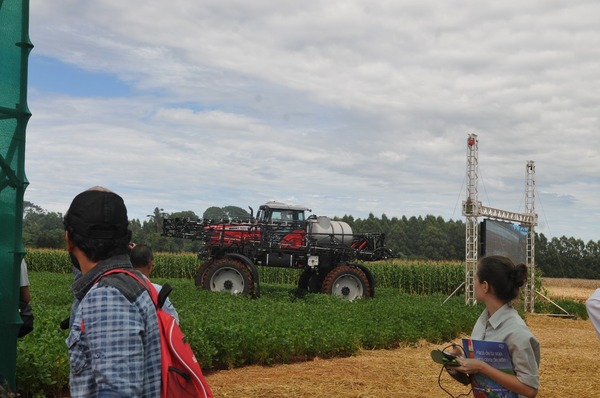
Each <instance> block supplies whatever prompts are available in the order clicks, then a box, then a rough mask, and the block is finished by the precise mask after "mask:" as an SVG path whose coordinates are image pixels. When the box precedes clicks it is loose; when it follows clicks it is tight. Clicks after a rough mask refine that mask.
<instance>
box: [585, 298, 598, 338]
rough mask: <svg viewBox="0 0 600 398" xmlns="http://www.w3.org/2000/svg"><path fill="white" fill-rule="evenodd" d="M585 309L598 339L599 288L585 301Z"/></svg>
mask: <svg viewBox="0 0 600 398" xmlns="http://www.w3.org/2000/svg"><path fill="white" fill-rule="evenodd" d="M585 309H586V310H587V313H588V315H589V316H590V320H591V321H592V325H594V329H596V333H597V334H598V338H599V339H600V289H596V291H595V292H594V293H592V295H591V296H590V297H589V298H588V299H587V301H586V302H585Z"/></svg>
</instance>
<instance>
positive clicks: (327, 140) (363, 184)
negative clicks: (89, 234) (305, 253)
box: [26, 0, 600, 240]
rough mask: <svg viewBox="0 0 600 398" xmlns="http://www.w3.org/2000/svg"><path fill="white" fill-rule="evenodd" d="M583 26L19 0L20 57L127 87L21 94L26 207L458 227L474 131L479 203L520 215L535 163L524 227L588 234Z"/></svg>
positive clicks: (439, 5)
mask: <svg viewBox="0 0 600 398" xmlns="http://www.w3.org/2000/svg"><path fill="white" fill-rule="evenodd" d="M596 15H600V3H598V4H597V3H596V2H594V1H587V2H576V3H572V4H571V3H563V2H559V1H533V2H527V3H523V2H517V1H505V2H501V3H485V4H484V3H481V2H474V1H459V2H436V1H372V2H359V1H343V2H342V1H315V2H310V3H300V2H295V1H280V2H277V3H273V2H272V1H252V2H247V1H241V0H237V1H233V0H229V1H225V0H221V1H203V2H194V1H189V0H173V1H170V2H168V3H160V2H150V3H148V2H141V1H130V2H123V1H116V0H103V1H88V2H78V1H72V0H57V1H53V2H41V1H32V3H31V23H30V36H31V40H32V42H33V44H34V45H35V48H34V49H33V51H32V54H31V56H30V58H33V57H36V56H38V54H39V56H46V57H51V58H55V59H57V60H60V61H61V62H63V63H65V64H69V65H73V66H74V67H77V68H80V69H83V70H87V71H91V72H102V73H108V74H110V75H111V76H114V77H115V78H118V79H120V80H121V81H122V82H124V83H126V84H127V85H129V86H130V87H131V88H132V94H131V95H128V96H126V97H123V96H119V97H117V96H115V97H103V98H98V97H96V96H95V95H94V92H90V93H89V95H88V96H79V97H74V96H69V95H66V94H61V93H52V92H46V91H45V90H43V89H41V88H39V87H35V86H33V87H30V99H29V105H30V108H31V109H32V113H33V117H32V118H31V120H30V123H29V127H28V144H27V149H28V155H27V174H28V177H29V178H30V181H31V185H30V187H29V188H28V190H27V193H26V196H27V197H28V200H31V201H33V202H34V203H36V204H39V205H41V206H42V207H45V208H49V209H51V210H55V211H63V212H64V210H65V209H66V207H67V206H68V203H69V201H70V199H71V198H72V197H73V196H74V195H75V194H76V193H78V192H79V191H81V190H83V189H85V188H87V187H88V186H91V185H96V184H103V185H107V186H111V187H115V188H114V189H115V190H121V191H122V192H123V193H124V194H123V195H124V196H125V197H126V200H127V202H128V204H129V205H130V208H131V212H130V213H131V214H132V215H134V216H136V217H140V218H144V217H145V215H146V214H149V213H150V212H151V211H152V210H153V209H154V207H157V206H158V207H162V208H165V210H167V209H168V210H167V211H179V210H188V209H190V210H194V211H196V212H197V213H202V212H203V211H204V209H205V208H206V207H208V206H213V205H218V206H224V205H230V204H231V205H237V206H241V207H246V206H247V205H251V206H254V207H256V206H258V205H259V204H260V203H262V202H263V201H266V200H269V199H278V200H288V199H289V200H290V201H291V200H293V201H294V202H297V203H298V204H304V205H306V206H308V207H311V208H313V209H314V210H315V212H316V213H318V214H327V215H343V214H352V215H353V216H355V217H364V216H367V215H368V213H369V212H372V213H374V214H375V215H378V216H379V215H381V214H382V213H385V214H386V215H387V216H388V217H393V216H402V215H407V216H411V215H423V216H424V215H427V214H434V215H441V216H443V217H445V218H450V217H453V218H454V219H459V218H461V217H462V216H461V214H460V200H462V197H464V194H465V192H464V189H465V188H464V185H463V184H464V178H465V170H466V168H465V167H466V149H465V142H466V137H467V134H468V133H470V132H475V133H477V134H479V138H480V154H479V156H480V167H481V175H482V177H481V178H482V181H481V184H482V189H481V195H482V198H481V199H482V200H484V201H487V200H488V198H489V201H490V202H492V203H487V204H488V205H490V206H494V207H500V208H506V210H512V211H517V210H518V208H519V206H521V208H522V200H523V199H522V196H523V191H524V186H525V164H526V161H527V160H534V161H535V162H536V166H537V167H536V171H537V179H538V183H537V188H538V189H539V191H540V194H539V200H544V201H547V203H545V205H544V210H545V215H546V217H547V221H544V222H543V224H544V225H540V231H541V232H543V233H546V234H547V233H549V231H551V232H552V235H558V236H561V235H567V236H575V237H581V238H583V239H585V240H589V239H593V240H600V229H599V228H598V227H597V226H596V224H598V222H597V217H596V219H594V217H593V215H598V213H599V212H600V210H599V208H600V205H599V204H598V202H597V201H596V198H597V197H598V196H599V195H600V178H598V170H599V169H600V152H599V148H600V134H598V133H599V132H598V128H599V121H598V115H599V114H600V109H599V108H600V105H599V104H600V94H599V93H600V72H599V71H600V54H599V53H600V50H598V49H597V48H596V47H594V46H593V44H592V43H596V42H598V41H599V39H600V28H598V25H597V17H595V16H596ZM49 78H51V77H49ZM117 188H118V189H117ZM483 188H485V192H484V189H483ZM457 201H458V202H459V205H458V210H457V205H456V204H457ZM586 215H587V216H586ZM590 216H592V217H590ZM540 219H541V217H540ZM540 224H542V223H540ZM546 224H547V226H546ZM553 225H556V227H553Z"/></svg>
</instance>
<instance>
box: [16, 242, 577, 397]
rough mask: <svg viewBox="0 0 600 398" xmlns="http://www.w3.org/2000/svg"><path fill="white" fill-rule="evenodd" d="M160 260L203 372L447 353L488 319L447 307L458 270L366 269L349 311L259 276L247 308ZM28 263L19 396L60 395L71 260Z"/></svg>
mask: <svg viewBox="0 0 600 398" xmlns="http://www.w3.org/2000/svg"><path fill="white" fill-rule="evenodd" d="M155 259H156V263H157V266H156V276H155V277H154V278H153V280H154V281H155V282H157V283H161V284H164V283H167V282H168V283H169V284H171V285H172V286H173V288H174V289H173V292H172V293H171V296H170V297H171V300H172V302H173V304H174V305H175V307H176V308H177V310H178V312H179V315H180V319H181V328H182V329H183V331H184V333H185V334H186V335H187V337H188V340H189V342H190V344H191V345H192V348H193V349H194V352H195V353H196V356H197V358H198V360H199V362H200V364H201V365H202V368H203V370H204V372H211V371H213V370H219V369H230V368H234V367H240V366H245V365H250V364H262V365H268V364H279V363H289V362H293V361H299V360H307V359H310V358H314V357H317V356H318V357H322V358H331V357H339V356H349V355H353V354H354V353H356V352H357V351H358V350H360V349H387V348H393V347H397V346H400V345H405V344H413V343H417V342H419V341H421V340H427V341H430V342H434V343H440V344H443V343H445V342H448V341H450V340H453V339H454V338H456V337H457V336H459V335H460V334H462V333H469V332H470V330H471V328H472V326H473V324H474V323H475V320H476V319H477V317H478V316H479V314H480V312H481V310H482V307H481V306H467V305H465V303H464V296H463V294H458V295H457V296H455V297H452V298H450V299H449V300H448V301H447V302H446V303H443V302H444V300H446V298H448V296H449V294H450V293H451V292H452V291H454V289H455V288H456V287H457V286H458V285H460V283H461V282H462V281H463V279H464V268H463V265H462V264H460V263H452V264H447V263H437V262H401V263H378V264H369V265H368V266H369V268H370V269H371V271H372V272H373V275H374V277H375V280H376V293H375V297H374V298H371V299H368V300H357V301H355V302H348V301H345V300H342V299H340V298H338V297H334V296H328V295H323V294H304V295H299V294H298V292H297V289H296V280H297V278H298V275H299V272H300V271H299V270H290V269H280V268H266V267H261V269H260V271H259V273H260V277H261V296H260V297H259V298H256V299H250V298H246V297H241V296H234V295H230V294H228V293H215V292H209V291H206V290H201V289H198V288H197V287H196V286H195V285H194V282H193V276H194V274H195V272H196V269H197V268H198V262H197V259H196V257H195V255H193V254H183V255H175V254H161V253H158V254H156V256H155ZM26 260H27V262H28V264H29V270H30V282H31V292H32V297H33V298H32V307H33V310H34V313H35V316H36V319H35V330H34V331H33V332H32V333H31V334H29V335H28V336H26V337H25V338H24V339H21V340H19V342H18V347H17V349H18V353H17V356H18V358H17V388H18V391H19V392H20V394H21V396H23V397H27V396H49V397H52V396H61V393H62V392H64V391H65V389H67V388H68V375H69V361H68V351H67V347H66V345H65V339H66V337H67V333H68V332H67V331H65V330H61V329H60V328H59V324H60V322H61V321H62V320H63V319H65V318H66V317H68V316H69V312H70V308H71V303H72V296H71V294H70V291H69V287H70V285H71V283H72V282H73V274H72V273H71V268H70V264H69V259H68V256H67V254H66V253H65V252H64V251H59V250H30V251H28V253H27V257H26ZM563 305H565V304H563ZM579 310H580V311H581V308H579ZM583 312H585V309H583Z"/></svg>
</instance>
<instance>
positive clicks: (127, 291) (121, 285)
mask: <svg viewBox="0 0 600 398" xmlns="http://www.w3.org/2000/svg"><path fill="white" fill-rule="evenodd" d="M142 280H143V279H142ZM107 286H109V287H114V288H115V289H117V290H118V291H119V292H120V293H121V294H122V295H123V296H125V298H127V300H128V301H129V302H134V301H135V300H137V298H138V297H139V296H140V295H141V294H142V293H144V292H145V291H146V288H145V287H144V286H142V285H141V284H140V283H139V282H138V281H137V280H135V279H134V278H132V277H131V276H130V275H127V274H126V273H114V274H110V275H106V276H103V277H101V278H100V280H99V281H98V287H107Z"/></svg>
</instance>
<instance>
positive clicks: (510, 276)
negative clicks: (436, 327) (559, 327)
mask: <svg viewBox="0 0 600 398" xmlns="http://www.w3.org/2000/svg"><path fill="white" fill-rule="evenodd" d="M526 281H527V266H525V265H524V264H518V265H515V264H514V263H513V262H512V261H511V260H510V259H509V258H507V257H502V256H488V257H483V258H481V259H480V260H479V262H478V264H477V273H476V275H475V285H474V288H475V299H476V300H477V301H479V302H482V303H484V304H485V310H483V313H482V314H481V316H480V317H479V319H478V320H477V323H476V324H475V326H474V327H473V332H472V333H471V338H472V339H474V340H487V341H502V342H504V343H506V345H507V346H508V350H509V352H510V356H511V359H512V364H513V368H514V370H515V374H514V375H511V374H508V373H504V372H502V371H500V370H498V369H496V368H494V367H492V366H491V365H489V364H487V363H485V362H483V361H481V360H479V359H471V358H464V357H459V358H457V361H458V362H459V363H460V366H457V367H455V369H456V370H457V371H459V372H463V373H468V374H476V373H482V374H484V375H486V376H487V377H489V378H490V379H492V380H494V381H495V382H497V383H498V384H500V385H502V386H503V387H504V388H506V389H508V390H510V391H512V392H515V393H517V394H519V396H520V397H535V396H536V395H537V392H538V388H539V384H540V378H539V373H538V368H539V365H540V344H539V342H538V340H537V339H536V338H535V336H534V335H533V334H532V333H531V332H530V331H529V329H528V328H527V325H526V324H525V322H524V321H523V319H522V318H521V316H520V315H519V313H518V312H517V311H516V310H515V309H514V308H513V307H512V302H513V301H514V300H515V299H516V298H517V296H518V295H519V290H520V288H521V287H522V286H523V285H524V284H525V282H526Z"/></svg>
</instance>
